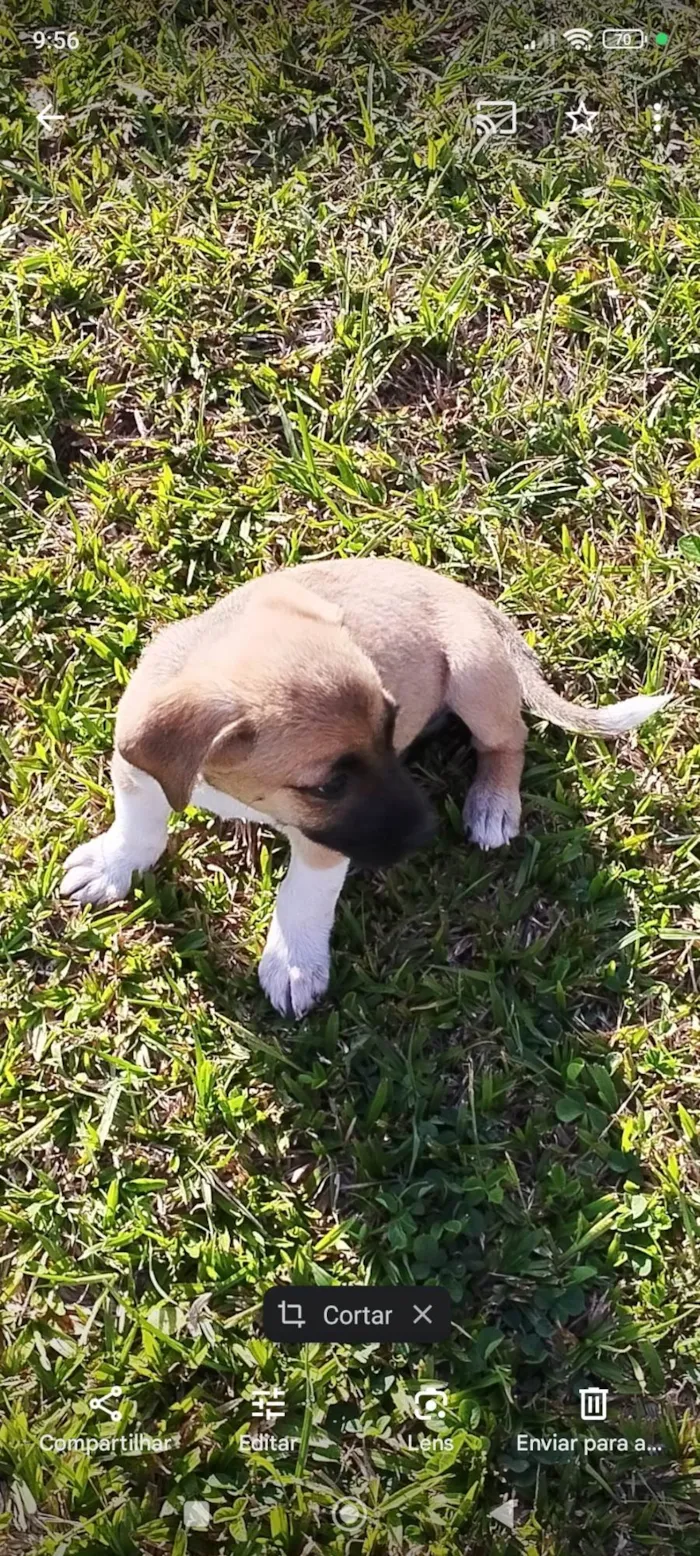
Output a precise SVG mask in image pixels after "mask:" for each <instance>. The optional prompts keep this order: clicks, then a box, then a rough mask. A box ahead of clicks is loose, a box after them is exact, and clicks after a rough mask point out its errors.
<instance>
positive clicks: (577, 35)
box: [562, 27, 593, 49]
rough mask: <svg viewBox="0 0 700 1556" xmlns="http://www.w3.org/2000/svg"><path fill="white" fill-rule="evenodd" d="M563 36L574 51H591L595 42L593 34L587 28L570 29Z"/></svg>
mask: <svg viewBox="0 0 700 1556" xmlns="http://www.w3.org/2000/svg"><path fill="white" fill-rule="evenodd" d="M562 36H563V37H564V39H565V40H566V42H567V43H569V44H570V45H571V47H572V49H590V46H591V44H592V42H593V33H592V32H589V30H588V28H587V27H569V28H568V29H567V31H566V32H565V33H563V34H562Z"/></svg>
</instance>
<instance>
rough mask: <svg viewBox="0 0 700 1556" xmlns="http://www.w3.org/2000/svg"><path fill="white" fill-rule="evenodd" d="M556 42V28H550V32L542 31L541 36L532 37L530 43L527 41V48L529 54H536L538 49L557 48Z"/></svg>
mask: <svg viewBox="0 0 700 1556" xmlns="http://www.w3.org/2000/svg"><path fill="white" fill-rule="evenodd" d="M556 42H557V35H556V32H555V31H554V29H550V31H549V32H543V33H541V34H540V36H539V38H532V39H531V41H530V42H529V43H526V44H525V50H526V53H528V54H536V53H537V50H538V49H553V48H556Z"/></svg>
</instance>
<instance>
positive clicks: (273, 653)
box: [61, 558, 670, 1017]
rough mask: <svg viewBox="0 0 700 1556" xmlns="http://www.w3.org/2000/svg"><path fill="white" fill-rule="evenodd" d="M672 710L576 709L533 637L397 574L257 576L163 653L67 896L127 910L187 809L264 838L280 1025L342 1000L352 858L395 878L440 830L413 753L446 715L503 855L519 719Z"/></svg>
mask: <svg viewBox="0 0 700 1556" xmlns="http://www.w3.org/2000/svg"><path fill="white" fill-rule="evenodd" d="M668 701H670V698H668V697H665V696H660V697H632V698H631V699H630V700H628V701H627V702H623V703H613V704H612V705H611V706H609V707H604V708H597V709H593V708H587V707H579V706H576V705H574V704H572V703H569V702H566V701H565V700H564V698H563V697H559V696H558V695H557V693H556V692H554V691H552V690H551V688H550V687H549V686H548V685H547V684H546V682H545V681H544V679H543V677H542V674H541V671H540V669H539V665H538V662H537V659H536V657H535V655H534V654H533V653H532V652H531V650H530V649H529V648H528V647H527V646H526V644H525V643H524V642H523V640H522V638H521V637H520V635H519V633H518V632H517V630H516V628H515V627H514V626H513V625H512V624H511V622H509V621H508V620H507V618H506V617H504V616H502V615H501V613H500V612H499V611H498V610H497V609H496V608H495V607H494V606H492V605H490V604H489V603H487V602H486V601H485V600H482V599H480V598H479V596H478V595H477V594H475V593H474V592H473V590H471V589H467V588H465V587H464V585H463V584H460V583H457V582H455V581H454V580H453V579H451V578H445V577H441V576H440V575H438V574H435V573H432V572H429V571H428V570H427V569H426V568H422V567H417V566H414V565H413V564H412V563H407V562H399V561H394V560H391V559H378V558H375V559H372V558H358V559H350V560H343V561H334V562H312V563H307V564H306V565H304V566H303V567H297V568H293V569H290V570H289V571H288V572H282V573H274V574H269V575H266V576H264V577H261V578H256V579H254V580H253V581H252V582H250V583H247V584H244V585H243V586H242V587H240V588H238V589H236V590H235V591H234V593H233V594H229V595H227V596H226V597H225V598H224V599H222V600H220V601H219V602H218V603H217V604H216V605H214V606H212V607H211V609H210V610H207V611H205V612H204V613H203V615H201V616H196V617H193V618H191V619H189V620H187V621H178V622H176V623H174V624H173V625H172V626H169V627H166V628H165V629H164V631H161V632H159V633H158V635H157V636H156V637H155V638H154V639H153V641H152V643H151V644H150V645H149V646H148V647H147V648H146V650H145V652H144V654H143V656H142V658H141V660H140V662H139V665H138V667H137V669H136V672H135V674H134V676H133V678H132V680H131V681H130V683H129V685H128V687H127V689H126V691H125V693H124V696H123V697H122V700H121V703H120V705H119V709H118V712H117V721H116V740H115V752H114V758H113V762H112V776H113V779H114V789H115V820H114V822H113V824H112V826H111V827H110V828H109V830H108V831H107V832H104V833H102V834H101V836H99V837H97V838H95V839H94V841H93V842H89V843H83V844H81V845H80V847H79V848H76V849H75V850H74V851H73V853H72V854H71V855H70V858H69V859H68V860H67V863H66V874H65V877H64V880H63V883H62V886H61V891H62V892H63V894H64V895H65V896H68V897H72V898H73V899H74V900H76V901H77V902H82V903H87V902H92V903H103V902H113V901H116V900H117V899H118V898H121V897H124V896H125V895H126V893H127V892H128V890H129V886H130V883H131V877H132V874H133V872H134V871H135V870H147V869H149V868H150V866H151V865H153V864H155V861H156V860H157V859H158V858H159V856H160V855H161V854H162V852H163V850H164V848H165V846H166V840H167V828H168V816H169V813H170V811H171V810H182V809H183V808H184V807H185V806H186V805H188V804H190V803H191V804H193V805H198V806H201V807H203V808H204V809H207V810H212V811H214V813H215V814H216V815H218V816H223V817H224V818H226V819H228V818H242V819H245V820H252V821H260V822H265V823H266V824H268V825H270V826H273V827H277V828H278V829H279V830H280V831H282V832H284V833H286V835H287V836H288V837H289V839H290V841H291V860H290V865H289V870H288V872H287V875H286V877H285V879H284V881H283V882H282V885H281V887H280V890H279V894H278V897H277V902H276V904H275V910H274V914H273V918H272V924H271V927H270V932H269V934H268V937H267V943H266V945H265V950H264V953H263V956H262V960H261V962H260V968H259V976H260V982H261V984H262V987H263V989H264V990H265V992H266V994H267V995H268V998H269V999H270V1000H271V1002H272V1004H273V1005H274V1006H275V1008H276V1009H277V1010H278V1011H281V1012H282V1014H284V1015H290V1016H297V1017H299V1016H303V1015H304V1013H305V1011H307V1010H309V1008H310V1007H311V1006H312V1005H313V1004H314V1002H315V1001H316V1000H317V999H318V998H319V997H320V996H321V995H322V994H323V993H324V991H325V989H326V988H327V985H328V977H329V967H330V952H329V946H330V935H331V929H332V925H333V918H334V913H335V905H336V902H337V899H338V895H339V893H340V890H341V887H342V885H343V881H344V879H345V875H346V872H347V869H348V864H349V862H350V860H351V859H353V860H356V861H357V862H358V863H359V864H363V865H375V866H381V865H389V864H392V863H393V862H394V861H395V860H396V859H399V858H400V857H401V855H402V854H404V853H406V852H407V851H408V850H410V849H414V848H417V847H419V846H420V845H421V844H423V843H425V842H426V841H427V840H428V839H429V837H430V835H431V833H432V830H433V822H432V816H431V813H430V811H429V808H428V806H427V804H426V801H425V799H424V797H423V795H422V794H421V792H420V790H419V789H418V788H417V787H416V785H415V784H414V783H413V781H412V779H411V778H410V777H409V775H408V773H407V772H406V770H405V768H404V767H403V766H402V764H401V762H400V760H399V755H400V753H401V752H403V751H405V750H406V748H407V747H408V746H410V745H411V743H412V741H414V740H415V738H416V736H417V735H419V734H420V733H421V731H422V730H423V729H425V728H426V726H427V725H429V724H430V722H431V721H432V720H433V719H434V717H435V716H436V715H437V714H439V713H440V712H441V711H442V710H445V709H451V710H452V712H453V713H456V714H458V715H459V717H460V718H461V719H462V720H463V721H464V723H465V724H466V725H468V727H469V729H470V731H471V736H472V741H473V744H474V746H475V748H476V751H477V771H476V777H475V779H474V782H473V784H472V786H471V788H470V790H469V793H468V794H467V798H466V802H465V805H464V812H463V815H464V824H465V828H466V830H467V831H468V833H469V834H470V835H471V838H472V841H473V842H474V843H476V844H477V845H478V847H479V848H498V847H500V846H501V844H503V843H507V842H509V840H510V839H511V838H513V837H515V835H516V833H517V831H518V826H519V822H520V795H519V785H520V775H521V772H522V767H523V752H524V747H525V739H526V728H525V725H524V723H523V720H522V718H521V712H520V710H521V705H522V704H523V703H524V704H525V706H526V707H528V708H530V709H532V711H533V712H534V713H536V714H537V715H538V716H539V717H541V718H545V719H548V720H550V721H551V722H552V723H554V724H558V725H560V726H561V727H562V728H564V729H570V730H580V731H582V732H583V733H584V734H585V733H587V734H594V735H603V736H611V735H617V734H620V733H621V732H622V731H624V730H629V729H634V728H635V727H636V726H637V725H638V724H641V723H642V721H643V720H644V719H647V718H648V717H649V716H650V714H652V713H655V712H656V711H657V710H658V709H659V708H662V707H664V705H665V704H666V703H667V702H668Z"/></svg>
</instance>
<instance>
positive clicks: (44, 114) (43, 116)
mask: <svg viewBox="0 0 700 1556" xmlns="http://www.w3.org/2000/svg"><path fill="white" fill-rule="evenodd" d="M63 117H64V115H63V114H62V113H54V111H53V108H50V107H49V105H48V103H47V104H46V107H45V108H40V109H39V112H38V113H37V120H38V122H39V124H40V125H41V128H42V130H50V128H51V125H52V124H55V123H56V121H57V120H58V119H62V118H63Z"/></svg>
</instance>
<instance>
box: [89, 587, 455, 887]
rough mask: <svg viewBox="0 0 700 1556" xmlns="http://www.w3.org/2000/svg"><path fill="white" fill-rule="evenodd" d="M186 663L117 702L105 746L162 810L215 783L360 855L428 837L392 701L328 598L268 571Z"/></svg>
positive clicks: (386, 858)
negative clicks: (160, 800) (146, 783)
mask: <svg viewBox="0 0 700 1556" xmlns="http://www.w3.org/2000/svg"><path fill="white" fill-rule="evenodd" d="M259 595H260V597H259V599H257V600H254V601H253V602H251V605H250V606H249V608H248V610H247V611H246V612H245V614H244V615H242V616H241V618H240V619H239V622H238V623H237V625H236V627H235V629H234V631H233V632H229V633H227V634H226V635H222V636H221V637H219V638H217V639H215V640H212V641H209V642H208V644H207V646H206V650H200V651H199V653H198V655H197V658H196V660H194V661H190V662H189V664H188V667H187V670H186V672H184V673H183V674H181V675H178V676H175V677H174V678H173V679H171V680H169V681H166V682H165V683H161V684H160V685H159V686H158V685H156V686H154V685H152V684H151V685H150V686H149V687H148V688H147V689H146V690H145V692H141V694H140V696H138V697H136V698H132V699H131V701H130V703H126V704H125V713H124V716H121V710H120V718H119V719H118V722H117V744H118V747H119V750H120V751H121V753H122V755H123V756H124V757H125V758H126V760H127V761H129V762H132V763H133V764H134V766H135V767H139V768H141V769H142V770H143V771H144V772H147V773H150V774H151V775H152V777H154V778H156V779H157V780H158V782H159V783H160V785H161V787H162V788H163V789H164V791H165V793H166V795H167V797H168V799H169V801H170V803H171V805H172V806H173V808H174V809H181V808H182V807H183V806H184V805H186V804H187V803H188V801H189V798H190V795H191V793H192V790H193V788H194V786H195V783H196V781H197V778H198V775H199V774H200V773H201V774H202V775H203V776H204V778H205V779H206V781H207V782H208V783H210V784H212V785H213V787H214V788H216V789H220V790H223V792H224V793H227V794H230V795H232V796H233V797H235V798H236V799H237V800H240V801H241V803H242V804H244V805H247V806H250V807H251V808H252V809H254V810H259V811H261V812H263V813H264V814H265V815H267V816H270V817H271V818H272V819H273V820H274V821H276V822H278V823H279V824H280V825H282V826H287V827H291V826H293V827H297V828H299V829H300V830H301V831H302V832H303V833H304V834H305V835H306V836H307V837H309V838H311V839H313V841H314V842H316V843H320V844H322V845H324V846H325V847H327V848H330V849H334V850H335V851H336V852H338V853H341V854H346V855H349V857H350V858H352V859H355V860H356V861H357V862H358V863H359V864H369V865H386V864H391V863H393V862H394V860H396V859H398V858H400V857H401V855H402V854H404V853H407V852H408V851H409V850H411V849H413V848H417V847H419V846H420V845H421V844H422V843H425V842H427V841H428V838H429V837H430V835H431V832H432V818H431V813H430V810H429V808H428V805H427V803H426V801H425V799H424V798H423V796H422V794H421V792H420V790H419V789H418V788H417V787H416V785H415V784H414V783H413V782H412V781H411V779H410V778H409V776H408V774H407V773H406V771H405V769H404V768H403V767H402V766H401V764H400V762H399V760H398V758H397V756H396V753H395V751H394V745H393V731H394V722H395V718H396V706H395V704H394V703H393V702H392V700H391V698H390V697H389V696H388V695H387V694H386V692H385V691H384V689H383V687H382V684H381V681H380V679H379V676H378V674H377V672H376V670H375V668H374V666H373V664H372V662H371V660H370V659H369V658H368V657H367V655H365V654H364V653H362V651H361V650H360V649H359V648H358V647H357V645H356V644H355V643H354V642H353V640H352V638H351V637H350V636H349V634H348V633H347V632H346V631H345V630H344V628H343V625H342V619H341V614H340V612H339V611H338V610H337V609H336V607H334V606H332V605H329V604H328V603H327V602H326V601H324V600H322V599H320V598H319V597H318V596H316V595H314V594H313V593H312V592H311V591H310V590H306V589H303V588H302V587H301V586H300V585H298V584H297V583H296V582H293V581H292V580H285V579H284V575H281V576H280V578H279V580H278V581H277V583H276V584H273V583H272V580H271V581H270V585H269V586H268V587H267V588H266V589H263V590H261V591H259Z"/></svg>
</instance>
